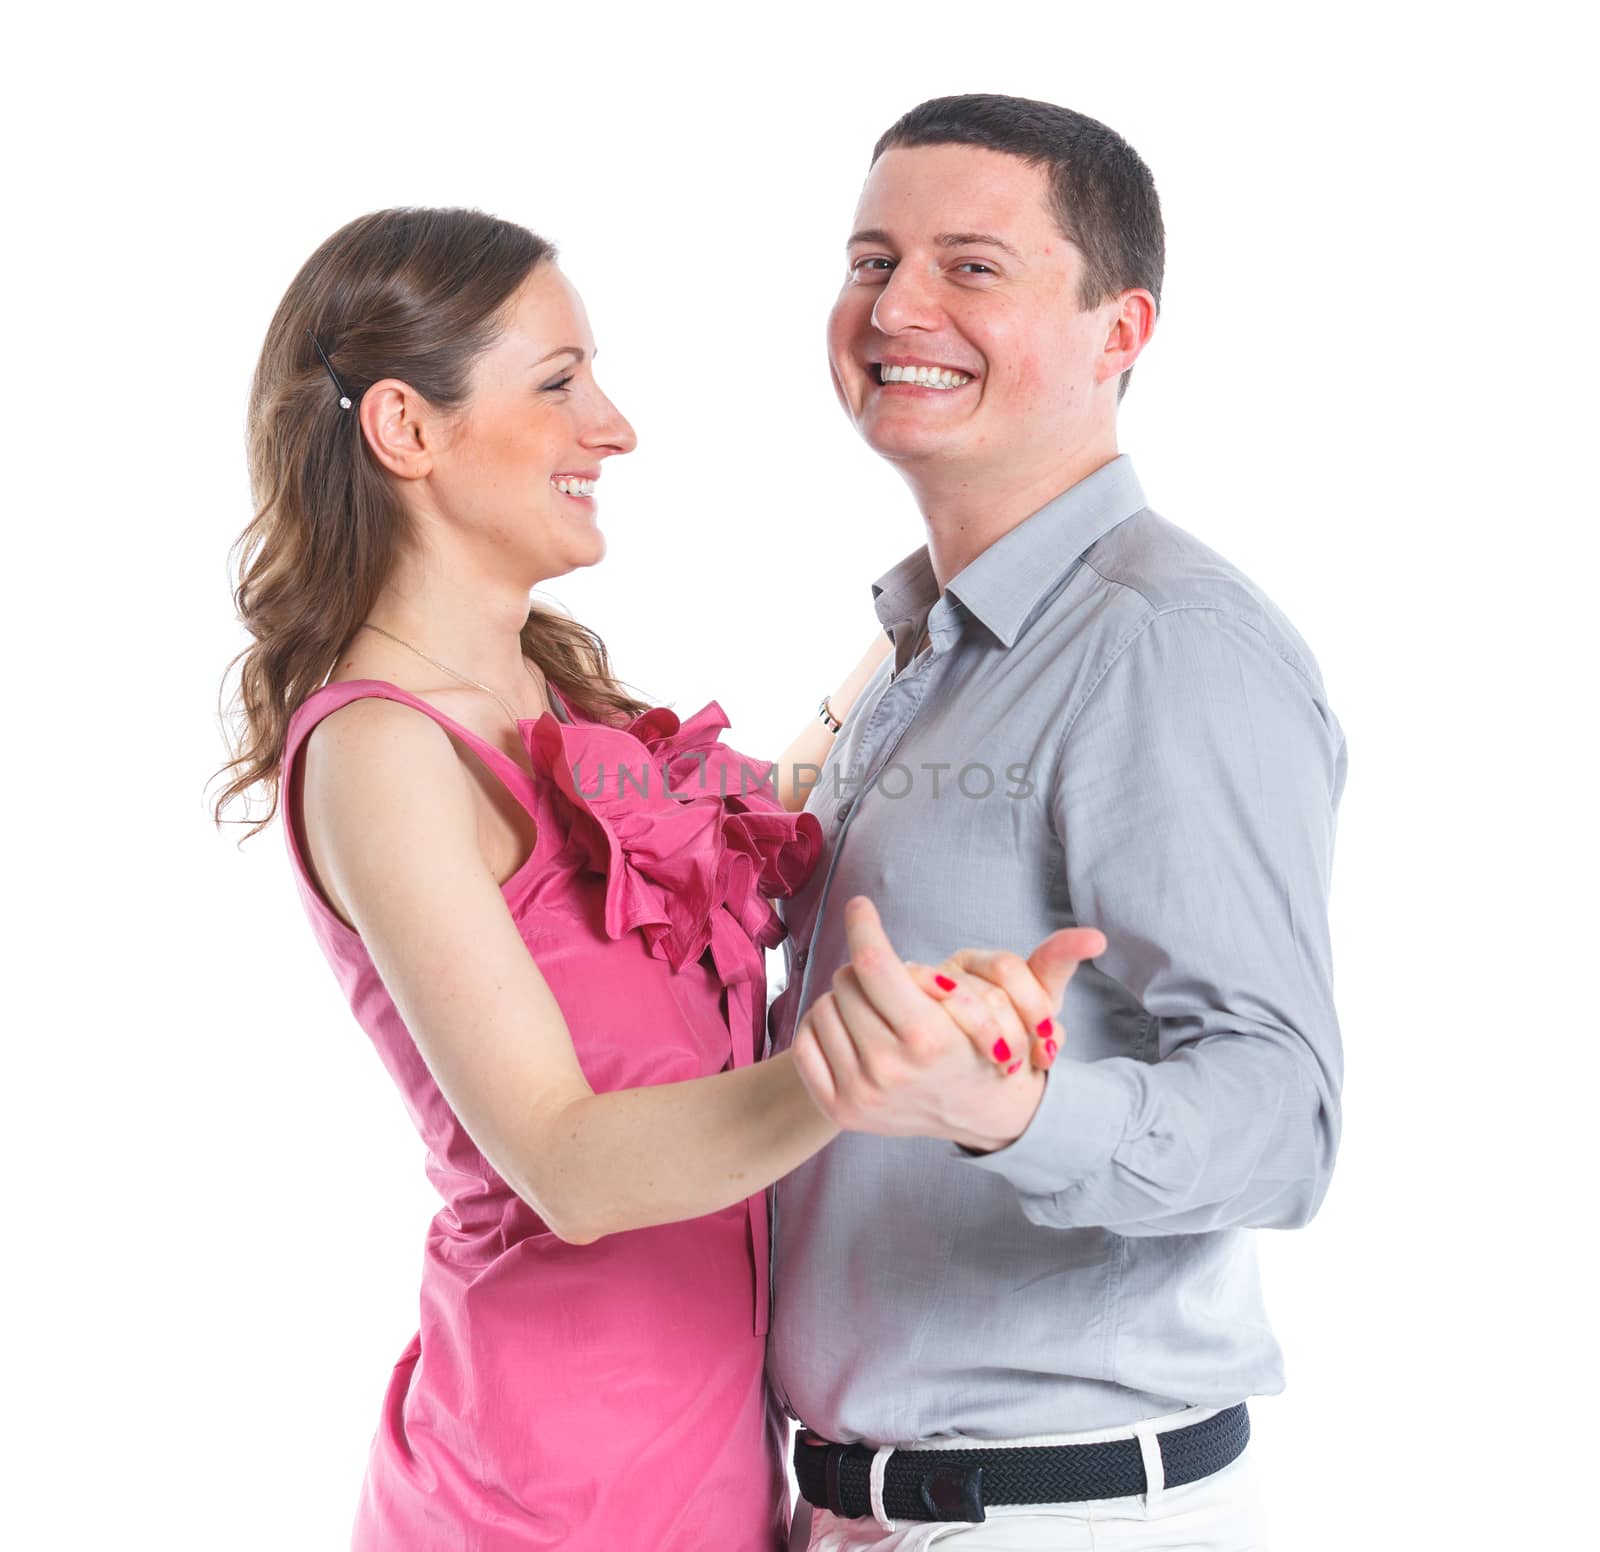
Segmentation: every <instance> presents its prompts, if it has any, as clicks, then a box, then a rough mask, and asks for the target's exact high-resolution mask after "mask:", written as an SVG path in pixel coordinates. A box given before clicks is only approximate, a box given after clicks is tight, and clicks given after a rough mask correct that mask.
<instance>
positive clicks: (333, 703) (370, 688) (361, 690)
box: [282, 679, 565, 819]
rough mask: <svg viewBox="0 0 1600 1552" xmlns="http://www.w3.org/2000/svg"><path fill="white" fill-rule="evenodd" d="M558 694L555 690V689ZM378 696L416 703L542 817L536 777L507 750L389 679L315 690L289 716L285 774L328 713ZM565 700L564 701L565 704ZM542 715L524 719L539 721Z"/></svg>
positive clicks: (342, 681)
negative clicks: (534, 780)
mask: <svg viewBox="0 0 1600 1552" xmlns="http://www.w3.org/2000/svg"><path fill="white" fill-rule="evenodd" d="M552 693H554V692H552ZM369 697H376V698H378V699H381V700H390V701H400V702H402V703H403V704H405V705H407V706H414V707H416V709H417V710H418V711H420V712H422V713H423V714H424V715H426V716H429V717H432V718H433V720H434V721H435V722H437V723H439V725H440V726H441V727H444V728H446V729H448V730H449V731H450V732H451V733H453V734H455V736H456V737H457V738H459V739H460V740H461V741H462V743H464V744H466V745H467V746H468V748H470V749H471V750H472V752H473V753H474V754H476V755H477V756H478V758H479V759H480V760H482V761H483V763H484V764H485V765H487V766H488V767H489V769H490V770H491V771H492V772H494V774H495V775H496V776H497V777H499V779H500V781H501V783H502V784H503V785H504V786H505V787H506V788H507V789H508V790H509V791H510V793H511V795H512V796H513V797H514V798H515V799H516V800H517V802H518V803H519V804H520V805H521V806H522V807H523V808H525V809H526V810H527V811H528V812H529V813H530V814H532V815H533V817H534V818H535V819H538V818H540V817H542V816H541V813H540V808H539V801H538V795H537V792H536V789H535V787H534V782H533V778H532V777H531V776H530V775H529V774H528V773H527V772H526V771H525V770H523V768H522V767H521V766H520V765H518V764H517V762H516V761H515V760H513V759H512V758H511V756H510V755H508V754H507V753H506V752H505V751H504V750H503V749H497V748H496V747H495V746H494V745H493V744H491V743H490V742H489V741H488V740H487V739H485V738H480V737H479V736H478V735H477V734H476V733H474V732H473V731H472V730H471V729H470V728H466V727H463V726H462V725H461V724H460V723H459V722H457V721H456V720H455V718H454V717H447V716H446V715H445V714H444V713H443V712H442V711H440V710H439V709H438V707H437V706H432V705H430V704H429V703H428V702H427V701H425V700H423V699H422V697H421V696H420V695H413V694H412V693H411V692H410V691H409V690H402V689H401V688H400V686H399V685H397V684H390V683H389V681H388V680H387V679H340V680H335V681H333V682H331V683H328V684H324V685H323V686H322V687H321V688H320V689H316V690H313V691H312V692H311V694H310V695H308V696H307V697H306V698H305V699H304V700H303V701H302V702H301V703H300V705H299V706H298V707H296V708H295V712H294V715H293V716H292V717H290V719H289V736H288V739H287V740H286V742H285V744H284V750H283V765H282V769H283V771H284V773H285V775H287V774H288V772H289V770H290V764H291V761H292V760H293V759H294V755H295V751H296V750H297V749H298V747H299V746H300V744H302V743H303V742H304V741H305V738H306V735H307V734H308V733H310V731H311V729H312V728H314V727H315V726H316V725H317V723H319V722H320V721H321V720H322V719H323V718H324V717H325V716H327V715H328V714H329V713H330V712H334V711H337V710H338V709H339V708H340V707H341V706H348V705H349V704H350V702H351V701H355V700H363V699H366V698H369ZM564 705H565V703H563V707H564ZM537 720H538V718H536V717H529V718H524V719H523V722H524V723H528V722H536V721H537Z"/></svg>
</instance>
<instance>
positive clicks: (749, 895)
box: [523, 701, 822, 985]
mask: <svg viewBox="0 0 1600 1552" xmlns="http://www.w3.org/2000/svg"><path fill="white" fill-rule="evenodd" d="M728 725H729V724H728V719H727V717H726V715H725V714H724V713H723V710H722V707H721V706H720V705H719V704H718V703H717V702H716V701H712V702H710V703H709V704H707V705H706V706H705V707H703V708H702V709H701V710H700V711H698V712H696V713H695V714H694V715H693V716H692V717H690V718H689V720H688V721H687V722H680V721H679V719H678V717H677V715H676V714H675V713H674V712H672V711H670V710H669V709H668V708H667V707H665V706H655V707H652V708H651V709H650V710H648V711H646V712H643V713H641V714H640V715H639V716H637V717H635V718H634V719H633V721H632V722H630V723H629V724H628V725H627V726H626V727H623V728H618V727H610V726H607V725H605V724H603V723H598V722H590V721H583V722H578V723H564V722H559V721H557V720H556V718H555V717H553V716H551V715H549V714H548V713H546V714H545V715H544V716H542V717H539V718H538V719H537V720H536V721H534V722H532V723H525V724H524V725H523V728H524V734H525V737H526V740H527V746H528V752H529V755H530V756H531V758H532V760H533V764H534V768H535V771H536V772H538V773H539V774H542V775H543V776H544V777H545V778H546V779H547V780H548V781H549V782H550V783H551V784H552V786H553V788H554V789H555V791H556V792H558V793H559V794H560V795H561V797H562V799H564V806H565V807H566V808H567V809H568V810H569V811H570V815H571V820H572V825H571V831H570V837H569V839H571V838H575V839H576V841H577V843H578V845H579V846H580V847H581V850H582V854H583V856H584V857H585V860H586V862H587V864H588V866H589V867H590V868H591V869H592V870H593V871H594V872H597V873H600V874H603V875H604V877H605V880H606V893H605V916H604V925H605V931H606V934H607V935H608V936H609V937H612V938H620V937H621V936H622V935H623V934H624V933H627V932H631V931H634V930H635V929H637V930H638V931H639V932H641V933H642V934H643V935H644V938H645V941H646V942H647V943H648V945H649V948H650V952H651V954H652V955H653V956H654V957H655V958H657V959H664V960H666V961H667V963H668V964H670V965H671V967H672V969H673V970H674V971H675V972H676V971H678V970H681V969H682V968H683V967H684V966H685V965H687V964H691V963H693V962H694V961H696V960H698V959H699V958H700V957H701V955H702V954H704V953H705V951H706V950H707V949H708V948H709V949H710V950H711V953H712V962H713V964H714V965H715V966H716V969H717V973H718V975H719V977H720V978H721V980H722V981H723V983H724V984H725V985H732V984H734V983H735V982H738V981H744V980H748V979H752V978H753V977H754V976H755V975H757V974H759V973H760V971H761V969H762V968H763V967H762V961H761V956H760V955H759V954H758V953H753V952H752V947H751V946H752V945H755V946H757V947H759V948H772V947H775V946H776V945H777V944H779V943H781V942H782V941H783V939H784V936H785V933H786V929H785V927H784V925H783V921H782V918H781V917H780V916H779V915H778V913H777V911H776V910H775V909H774V908H773V907H772V905H771V904H770V903H769V902H770V900H771V899H773V898H775V897H777V896H780V895H792V894H793V893H794V892H795V891H796V890H798V889H799V888H800V887H801V886H802V885H803V884H804V883H805V882H806V880H807V879H808V878H809V877H810V876H811V872H812V869H813V868H815V866H816V864H817V859H818V857H819V856H820V855H821V851H822V827H821V826H820V825H819V824H818V823H817V820H816V818H815V817H814V816H813V815H811V814H806V813H799V814H791V813H789V812H788V811H787V810H786V809H785V808H784V807H783V806H782V805H781V804H780V803H779V802H778V801H777V798H776V797H775V796H774V794H773V790H772V788H771V786H770V785H768V784H767V783H768V782H769V779H770V775H771V772H772V768H773V767H772V764H771V762H769V761H756V760H751V759H749V758H748V757H746V756H744V755H741V754H740V753H739V752H738V751H737V750H734V749H730V748H729V747H728V746H727V745H726V744H724V743H722V742H721V741H720V739H719V736H718V735H719V734H720V733H721V731H722V730H723V729H724V728H726V727H727V726H728Z"/></svg>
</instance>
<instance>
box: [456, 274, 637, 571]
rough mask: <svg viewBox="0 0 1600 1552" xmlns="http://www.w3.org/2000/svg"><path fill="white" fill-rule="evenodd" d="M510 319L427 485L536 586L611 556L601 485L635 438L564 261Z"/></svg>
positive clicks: (481, 366) (484, 359)
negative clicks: (603, 379) (601, 379)
mask: <svg viewBox="0 0 1600 1552" xmlns="http://www.w3.org/2000/svg"><path fill="white" fill-rule="evenodd" d="M507 319H508V321H507V324H506V327H505V330H504V332H503V333H502V335H501V336H500V338H499V339H498V340H497V341H496V342H495V343H494V344H493V345H492V346H491V347H490V348H489V349H488V350H487V351H486V352H485V353H484V354H483V355H482V356H480V357H479V358H478V360H477V361H476V363H475V364H474V367H473V373H472V382H473V391H472V396H471V398H470V400H469V402H468V404H467V406H466V408H465V410H464V411H463V412H462V413H461V414H460V415H459V417H455V418H453V419H452V421H451V423H450V425H449V426H448V428H447V429H446V430H445V431H444V433H443V434H442V435H440V436H437V437H436V438H434V439H432V440H433V443H434V445H433V447H432V449H431V451H432V457H431V468H430V470H429V473H428V476H427V480H426V483H427V486H428V494H429V496H430V497H431V499H432V501H433V503H434V504H435V505H436V507H437V508H438V510H439V512H440V513H441V515H442V516H443V517H444V518H445V520H446V522H447V523H448V524H449V525H450V526H451V528H453V529H455V530H457V531H459V532H463V533H466V534H470V535H471V536H472V538H473V539H474V541H475V542H474V544H473V546H472V548H473V549H474V550H476V551H478V553H480V554H482V555H483V556H484V557H485V564H486V565H487V566H488V567H490V568H491V569H492V572H493V574H495V575H498V576H509V575H518V576H521V577H523V578H525V579H526V581H527V583H528V585H529V586H533V585H534V584H536V583H538V582H540V581H542V580H544V579H545V578H547V577H556V576H561V575H563V574H565V573H566V572H569V571H572V570H574V569H576V568H577V567H579V566H592V565H594V564H595V562H596V561H598V560H599V559H600V558H601V557H602V556H603V555H604V554H605V550H606V541H605V537H604V535H603V534H602V533H601V532H600V528H599V524H598V521H597V517H598V510H599V508H598V503H597V501H596V499H595V495H594V493H593V492H594V486H595V482H596V481H597V480H598V479H599V478H600V473H601V464H602V461H603V460H604V459H606V458H609V457H611V456H612V455H613V454H614V453H626V452H629V451H630V450H631V449H632V448H633V446H634V443H635V440H636V439H635V437H634V434H633V427H632V426H630V425H629V424H628V422H627V421H626V420H624V419H623V418H622V416H621V415H620V414H619V413H618V412H617V409H616V406H615V405H613V404H612V403H611V401H610V400H609V399H608V398H606V396H605V395H604V394H603V393H602V392H601V391H600V388H599V385H598V384H597V383H596V382H595V378H594V356H595V349H594V338H593V336H592V335H591V334H590V332H589V320H588V317H587V316H586V314H585V313H584V310H583V302H582V300H581V299H580V298H579V296H578V293H577V292H576V291H575V290H574V289H573V287H572V283H571V282H570V281H569V280H568V279H567V277H566V276H565V275H563V274H562V273H561V271H560V269H559V268H557V266H556V265H555V264H554V263H551V262H548V261H547V262H545V263H542V264H540V265H538V266H537V267H536V268H535V269H534V271H533V272H532V274H530V275H529V276H528V278H527V280H526V281H524V282H523V284H522V287H521V289H520V290H519V291H518V292H517V293H516V294H515V295H514V296H513V297H512V299H511V301H510V302H509V303H508V310H507Z"/></svg>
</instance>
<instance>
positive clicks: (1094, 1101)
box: [950, 1056, 1134, 1196]
mask: <svg viewBox="0 0 1600 1552" xmlns="http://www.w3.org/2000/svg"><path fill="white" fill-rule="evenodd" d="M1113 1065H1114V1064H1112V1063H1105V1064H1102V1063H1100V1062H1078V1061H1073V1060H1071V1059H1070V1058H1069V1057H1065V1056H1060V1057H1057V1058H1056V1060H1055V1062H1054V1063H1053V1064H1052V1066H1051V1067H1050V1070H1049V1071H1048V1072H1047V1073H1046V1074H1045V1082H1044V1093H1043V1094H1042V1095H1041V1096H1040V1099H1039V1107H1038V1109H1036V1110H1035V1111H1034V1112H1033V1119H1032V1120H1031V1121H1029V1122H1028V1124H1027V1126H1026V1127H1025V1128H1024V1129H1023V1132H1022V1135H1021V1136H1020V1137H1018V1138H1016V1139H1015V1141H1013V1142H1009V1143H1007V1144H1006V1145H1005V1147H1003V1148H996V1149H995V1150H994V1152H993V1153H974V1152H973V1151H972V1150H971V1149H970V1148H965V1147H963V1146H962V1145H961V1144H960V1143H958V1142H956V1143H951V1145H950V1147H951V1150H952V1152H953V1153H954V1155H955V1157H957V1158H960V1159H964V1160H965V1161H966V1162H967V1163H969V1164H972V1165H974V1166H975V1167H976V1168H978V1169H986V1170H989V1171H990V1172H991V1173H993V1174H996V1175H1004V1176H1005V1178H1006V1179H1007V1180H1009V1181H1010V1182H1011V1184H1012V1185H1013V1186H1014V1187H1015V1188H1016V1189H1017V1190H1018V1191H1019V1192H1021V1193H1022V1194H1023V1195H1025V1196H1053V1195H1054V1194H1055V1193H1056V1192H1058V1191H1065V1190H1066V1189H1067V1188H1068V1187H1069V1186H1073V1185H1076V1184H1077V1183H1078V1182H1079V1181H1080V1180H1082V1179H1084V1178H1085V1177H1086V1176H1088V1175H1091V1174H1093V1173H1094V1172H1095V1171H1096V1170H1100V1169H1104V1168H1105V1167H1106V1166H1107V1165H1108V1164H1109V1163H1110V1162H1111V1156H1112V1154H1113V1153H1114V1152H1115V1151H1116V1149H1117V1147H1118V1145H1119V1144H1120V1143H1121V1142H1122V1139H1123V1137H1124V1136H1125V1135H1126V1132H1127V1122H1128V1120H1129V1117H1130V1116H1131V1114H1132V1109H1133V1101H1134V1095H1133V1090H1132V1087H1131V1085H1129V1084H1128V1083H1127V1082H1125V1081H1124V1080H1123V1079H1122V1077H1121V1076H1119V1075H1118V1074H1117V1073H1115V1072H1114V1071H1113V1070H1112V1067H1113Z"/></svg>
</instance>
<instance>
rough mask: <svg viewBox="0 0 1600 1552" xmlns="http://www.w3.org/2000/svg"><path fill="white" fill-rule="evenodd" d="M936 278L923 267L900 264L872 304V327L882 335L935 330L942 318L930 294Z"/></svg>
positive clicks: (909, 263) (934, 298)
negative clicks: (908, 330) (916, 330)
mask: <svg viewBox="0 0 1600 1552" xmlns="http://www.w3.org/2000/svg"><path fill="white" fill-rule="evenodd" d="M936 284H937V280H936V277H935V276H933V275H930V274H929V273H928V272H927V270H926V268H925V267H924V266H919V265H917V264H916V263H914V262H912V261H910V260H902V261H901V262H900V264H898V265H897V266H896V267H895V270H894V273H893V274H892V275H890V276H889V278H888V280H887V281H885V282H884V284H883V286H882V287H881V288H880V289H879V291H878V300H877V301H876V302H874V303H873V304H872V323H873V326H874V327H875V328H876V329H878V330H879V331H880V332H881V333H884V334H899V333H902V332H903V331H905V330H906V329H937V328H938V327H939V324H940V321H941V318H942V314H941V312H940V309H939V305H938V302H937V299H936V297H935V294H934V287H935V285H936Z"/></svg>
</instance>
